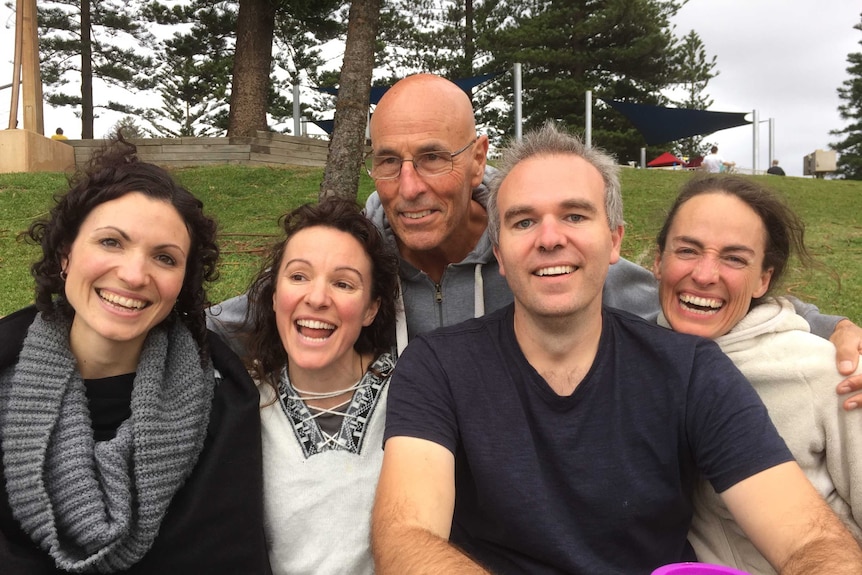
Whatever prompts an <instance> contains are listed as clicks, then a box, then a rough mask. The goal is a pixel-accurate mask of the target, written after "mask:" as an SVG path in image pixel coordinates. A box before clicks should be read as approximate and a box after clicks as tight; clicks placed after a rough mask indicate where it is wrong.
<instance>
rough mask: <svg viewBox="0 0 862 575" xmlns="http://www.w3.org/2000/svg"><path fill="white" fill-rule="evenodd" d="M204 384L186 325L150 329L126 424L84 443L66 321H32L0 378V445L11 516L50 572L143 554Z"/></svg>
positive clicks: (82, 401) (177, 473)
mask: <svg viewBox="0 0 862 575" xmlns="http://www.w3.org/2000/svg"><path fill="white" fill-rule="evenodd" d="M213 388H214V379H213V368H212V366H211V365H208V366H207V368H206V369H202V368H201V365H200V360H199V356H198V348H197V345H196V344H195V342H194V340H193V338H192V336H191V334H190V333H189V331H188V329H187V328H186V327H185V326H184V325H182V323H181V322H175V323H174V325H173V326H172V327H170V328H165V327H157V328H155V329H153V330H152V331H151V332H150V334H149V335H148V336H147V339H146V342H145V343H144V348H143V351H142V353H141V359H140V362H139V364H138V370H137V373H136V376H135V381H134V388H133V391H132V400H131V412H132V415H131V417H130V418H129V419H128V420H126V421H125V422H123V423H122V424H121V425H120V427H119V429H118V430H117V434H116V437H114V439H112V440H110V441H104V442H99V443H96V442H95V441H94V440H93V432H92V428H91V422H90V413H89V410H88V408H87V398H86V394H85V390H84V382H83V381H82V380H81V377H80V375H79V374H78V371H77V369H76V362H75V358H74V356H73V355H72V353H71V351H70V347H69V324H68V322H66V321H64V320H60V319H58V320H56V321H54V320H52V321H45V320H44V319H43V318H42V315H41V314H39V315H38V316H37V317H36V320H35V321H34V322H33V324H32V325H31V326H30V329H29V331H28V334H27V338H26V340H25V342H24V347H23V349H22V351H21V354H20V356H19V360H18V364H17V365H16V366H14V367H10V368H8V369H6V370H5V371H4V372H3V373H2V374H0V441H2V445H3V465H4V467H5V472H6V489H7V492H8V494H9V504H10V506H11V507H12V512H13V514H14V515H15V518H16V519H17V520H18V521H19V522H20V523H21V526H22V527H23V529H24V531H25V532H26V533H27V534H28V535H29V536H30V537H31V538H32V539H33V541H35V542H36V543H38V544H39V546H40V547H41V548H42V549H44V550H45V551H46V552H48V553H49V554H50V555H51V557H53V558H54V561H55V563H56V565H57V567H58V568H60V569H63V570H66V571H71V572H74V573H111V572H114V571H120V570H123V569H127V568H129V567H131V566H132V565H134V564H135V563H136V562H138V561H139V560H140V559H141V558H142V557H143V556H144V554H145V553H146V552H147V551H148V550H149V549H150V547H151V546H152V544H153V541H154V540H155V537H156V534H157V533H158V530H159V526H160V525H161V522H162V519H163V518H164V516H165V514H166V513H167V510H168V506H169V505H170V502H171V499H172V498H173V496H174V494H175V493H176V492H177V490H178V489H179V488H180V487H181V486H182V484H183V483H184V482H185V480H186V479H187V478H188V476H189V474H190V473H191V471H192V469H193V468H194V465H195V463H196V462H197V459H198V456H199V454H200V452H201V449H202V448H203V443H204V438H205V437H206V430H207V423H208V422H209V413H210V407H211V403H212V397H213Z"/></svg>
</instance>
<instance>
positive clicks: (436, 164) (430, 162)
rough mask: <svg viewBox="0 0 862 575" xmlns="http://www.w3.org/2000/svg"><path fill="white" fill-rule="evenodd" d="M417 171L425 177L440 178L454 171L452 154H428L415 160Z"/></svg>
mask: <svg viewBox="0 0 862 575" xmlns="http://www.w3.org/2000/svg"><path fill="white" fill-rule="evenodd" d="M413 163H414V164H415V165H416V170H417V171H418V172H419V173H420V174H422V175H423V176H439V175H441V174H448V173H449V172H451V171H452V153H451V152H426V153H424V154H419V155H418V156H416V157H415V158H414V159H413Z"/></svg>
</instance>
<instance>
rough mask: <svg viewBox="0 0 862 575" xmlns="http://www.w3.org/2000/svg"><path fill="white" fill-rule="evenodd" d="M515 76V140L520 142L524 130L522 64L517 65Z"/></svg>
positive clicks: (514, 71)
mask: <svg viewBox="0 0 862 575" xmlns="http://www.w3.org/2000/svg"><path fill="white" fill-rule="evenodd" d="M513 75H514V76H515V139H516V140H520V139H521V135H522V129H523V127H522V125H521V124H522V118H521V64H515V69H514V70H513Z"/></svg>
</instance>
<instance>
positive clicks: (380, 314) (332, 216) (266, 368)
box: [243, 198, 399, 389]
mask: <svg viewBox="0 0 862 575" xmlns="http://www.w3.org/2000/svg"><path fill="white" fill-rule="evenodd" d="M279 224H280V226H281V228H282V229H283V230H284V234H285V236H284V238H282V239H281V240H279V241H278V242H277V243H276V244H275V245H274V246H272V248H271V249H270V252H269V254H268V255H267V256H266V258H265V259H264V261H263V264H262V267H261V270H260V272H259V273H258V274H257V276H256V277H255V279H254V280H253V281H252V283H251V287H250V288H249V290H248V301H249V307H248V311H247V315H246V320H245V323H246V325H245V329H244V330H243V331H244V332H245V333H247V334H248V336H247V340H246V350H247V360H248V364H249V368H250V369H251V371H252V372H253V374H254V376H255V377H256V378H257V379H258V380H260V381H262V382H264V383H266V384H268V385H270V386H272V387H273V388H274V389H275V388H276V386H277V384H278V378H279V376H280V374H281V370H282V369H283V368H284V366H285V365H287V352H286V351H285V349H284V346H283V345H282V343H281V337H280V335H279V333H278V326H277V325H276V320H275V313H274V312H273V310H272V298H273V294H274V292H275V278H276V276H277V275H278V270H279V266H280V264H281V259H282V257H283V256H284V252H285V249H286V247H287V244H288V242H289V241H290V239H291V238H292V237H293V236H294V235H295V234H296V233H297V232H299V231H300V230H304V229H307V228H313V227H317V226H323V227H328V228H333V229H336V230H340V231H342V232H347V233H348V234H350V235H351V236H353V237H354V238H356V239H357V240H358V241H359V243H360V244H361V245H362V247H363V249H364V250H365V253H366V254H368V257H369V258H370V259H371V279H372V281H371V299H372V300H374V299H377V298H379V299H380V308H379V309H378V311H377V316H376V317H375V318H374V321H373V322H372V323H371V325H368V326H365V327H363V328H362V331H361V332H360V333H359V337H358V338H357V340H356V343H355V344H354V345H353V349H355V350H356V351H357V352H359V353H363V354H367V353H370V354H373V355H374V357H377V356H379V355H380V354H381V353H383V352H387V351H391V349H392V346H393V344H394V339H395V337H394V335H395V306H396V302H397V301H398V290H399V283H398V257H397V256H396V254H395V252H394V250H392V249H390V247H389V246H387V245H386V243H385V242H384V241H383V237H382V236H381V235H380V232H379V231H378V230H377V228H375V227H374V224H372V223H371V221H370V220H369V219H368V218H366V217H365V215H364V214H363V213H362V211H361V210H360V208H359V206H357V205H356V204H355V203H353V202H348V201H346V200H340V199H332V198H330V199H325V200H323V201H322V202H320V203H319V204H305V205H303V206H300V207H298V208H296V209H295V210H293V211H292V212H290V213H288V214H285V215H283V216H281V218H279Z"/></svg>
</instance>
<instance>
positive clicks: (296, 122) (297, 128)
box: [293, 84, 302, 136]
mask: <svg viewBox="0 0 862 575" xmlns="http://www.w3.org/2000/svg"><path fill="white" fill-rule="evenodd" d="M301 121H302V118H300V117H299V84H294V85H293V135H294V136H299V135H301V131H302V125H301Z"/></svg>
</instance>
